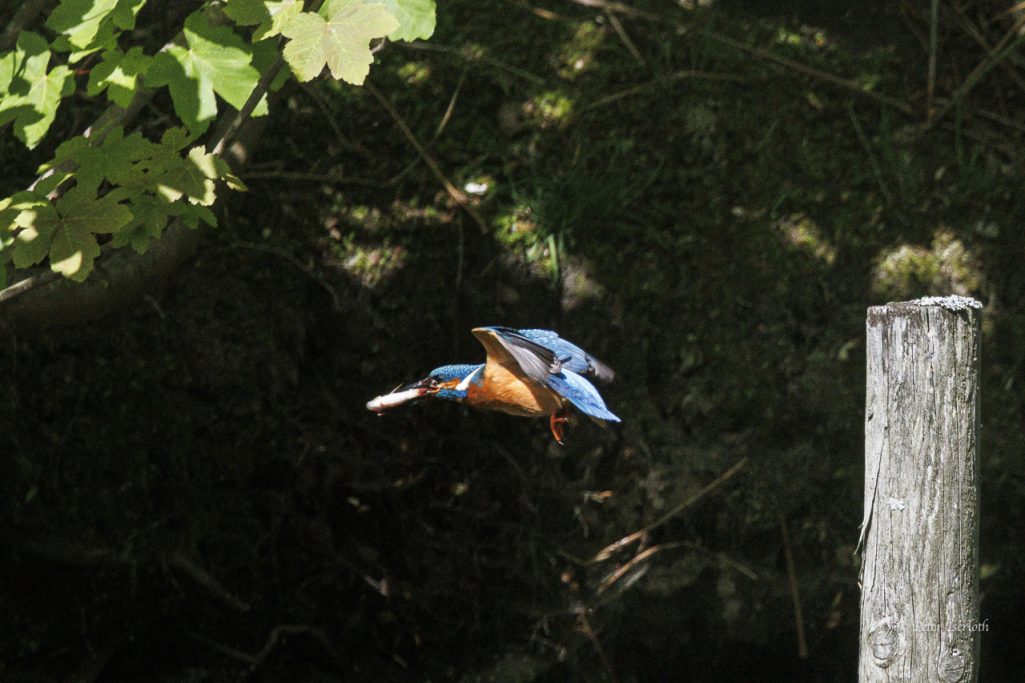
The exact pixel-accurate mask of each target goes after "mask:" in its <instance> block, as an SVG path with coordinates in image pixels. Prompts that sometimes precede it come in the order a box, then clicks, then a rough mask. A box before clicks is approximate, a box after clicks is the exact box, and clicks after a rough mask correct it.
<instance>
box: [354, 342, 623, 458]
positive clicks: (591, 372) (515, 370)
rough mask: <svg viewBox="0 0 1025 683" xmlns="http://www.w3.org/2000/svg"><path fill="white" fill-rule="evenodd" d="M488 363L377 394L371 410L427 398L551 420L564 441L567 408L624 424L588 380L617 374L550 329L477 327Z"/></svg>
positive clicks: (444, 369)
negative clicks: (544, 417)
mask: <svg viewBox="0 0 1025 683" xmlns="http://www.w3.org/2000/svg"><path fill="white" fill-rule="evenodd" d="M473 334H474V336H475V337H477V339H478V340H479V341H480V342H481V344H483V345H484V349H485V351H486V352H487V362H486V363H477V364H472V363H462V364H458V365H443V366H441V367H438V368H435V369H434V370H432V371H431V373H430V374H429V375H428V376H427V377H425V378H424V379H422V380H420V381H419V382H414V383H413V384H409V385H406V386H404V387H401V388H399V389H396V390H394V391H392V392H391V393H390V394H385V395H383V396H378V397H377V398H375V399H373V400H371V401H370V402H368V403H367V408H369V409H370V410H373V411H375V412H378V413H381V412H384V411H385V410H389V409H391V408H393V407H395V406H398V405H402V404H403V403H407V402H409V401H415V400H417V399H421V398H425V397H434V398H441V399H447V400H450V401H458V402H460V403H465V404H467V405H472V406H477V407H479V408H484V409H487V410H500V411H502V412H505V413H509V414H512V415H522V416H527V417H532V416H537V417H541V416H545V415H547V416H548V418H549V424H550V426H551V430H552V434H553V435H554V436H555V439H556V441H558V442H559V443H562V434H563V425H564V424H565V423H566V422H567V419H568V417H567V409H568V408H569V406H573V407H574V408H576V409H577V410H579V411H580V412H581V413H583V414H584V415H587V416H588V417H591V418H593V419H595V420H600V421H605V422H620V419H619V417H617V416H616V415H615V414H614V413H613V412H612V411H611V410H609V409H608V408H607V407H606V406H605V401H604V400H602V397H601V394H599V393H598V390H597V389H595V388H594V385H593V384H591V382H590V381H589V379H596V380H600V381H603V382H608V381H610V380H611V379H612V378H613V377H614V376H615V373H613V372H612V370H611V369H610V368H609V367H608V366H607V365H605V364H604V363H602V362H601V361H599V360H598V359H596V358H595V357H594V356H592V355H590V354H589V353H587V352H586V351H584V350H583V349H581V348H580V347H579V346H577V345H576V344H573V343H571V342H568V341H566V340H565V339H563V338H562V337H560V336H559V335H558V334H557V333H556V332H553V331H551V330H540V329H525V330H516V329H513V328H511V327H500V326H492V327H477V328H475V329H474V330H473Z"/></svg>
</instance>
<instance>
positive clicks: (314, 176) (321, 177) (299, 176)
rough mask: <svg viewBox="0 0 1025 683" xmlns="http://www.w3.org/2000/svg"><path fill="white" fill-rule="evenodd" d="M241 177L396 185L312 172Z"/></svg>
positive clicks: (242, 176) (339, 183) (275, 172)
mask: <svg viewBox="0 0 1025 683" xmlns="http://www.w3.org/2000/svg"><path fill="white" fill-rule="evenodd" d="M240 177H241V178H242V180H246V181H248V180H260V179H264V178H273V179H275V180H312V181H314V182H320V183H333V184H336V185H366V186H367V187H392V186H393V185H395V182H394V181H393V180H373V179H371V178H354V177H351V176H343V175H338V174H336V173H314V172H312V171H250V172H248V173H245V174H242V175H241V176H240Z"/></svg>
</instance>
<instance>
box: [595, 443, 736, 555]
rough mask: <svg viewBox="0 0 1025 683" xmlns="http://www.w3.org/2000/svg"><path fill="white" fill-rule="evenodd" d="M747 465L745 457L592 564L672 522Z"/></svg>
mask: <svg viewBox="0 0 1025 683" xmlns="http://www.w3.org/2000/svg"><path fill="white" fill-rule="evenodd" d="M746 464H747V457H746V456H745V457H743V458H741V459H740V460H739V461H737V464H735V465H734V466H733V467H731V468H729V469H728V470H726V471H725V472H723V473H722V474H720V475H719V476H718V477H716V478H715V480H714V481H712V482H711V483H710V484H708V485H707V486H705V487H704V488H703V489H701V490H700V491H698V492H697V493H695V494H694V495H692V496H691V497H689V498H687V499H686V500H684V501H683V502H682V503H680V504H679V505H677V506H675V507H674V508H672V509H671V510H669V511H668V512H666V513H665V514H664V515H662V516H661V517H659V518H658V519H656V520H655V521H654V522H651V523H650V524H647V525H645V526H644V527H643V528H641V529H638V530H637V531H635V532H633V533H632V534H630V535H629V536H624V537H623V538H621V539H619V540H618V541H616V542H615V543H610V544H609V545H607V546H605V547H604V548H602V549H601V550H599V551H598V553H597V554H596V555H595V556H594V557H593V558H591V560H590V562H591V564H593V563H595V562H602V561H604V560H607V559H608V558H609V557H611V556H612V554H613V553H615V552H616V551H618V550H620V549H621V548H623V547H625V546H627V545H629V544H631V543H633V542H634V541H637V540H640V539H641V538H642V537H644V535H645V534H647V533H649V532H650V531H652V530H653V529H656V528H658V527H660V526H662V525H663V524H665V523H666V522H668V521H669V520H671V519H672V518H673V517H675V516H676V515H678V514H680V513H681V512H683V511H684V510H686V509H687V508H689V507H691V506H692V505H694V504H695V503H697V502H699V501H700V500H701V499H703V498H704V497H705V496H707V495H709V494H710V493H712V492H713V491H715V490H716V489H718V488H719V487H720V486H722V485H723V484H725V483H726V482H727V481H729V480H730V479H732V478H733V476H734V475H735V474H737V472H739V471H740V470H742V469H744V466H745V465H746Z"/></svg>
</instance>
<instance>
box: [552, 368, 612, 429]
mask: <svg viewBox="0 0 1025 683" xmlns="http://www.w3.org/2000/svg"><path fill="white" fill-rule="evenodd" d="M547 385H548V386H549V388H551V389H552V390H553V391H554V392H555V393H557V394H559V395H560V396H562V397H563V398H565V399H566V400H568V401H569V402H570V403H572V404H573V405H574V406H575V407H576V408H577V410H579V411H580V412H582V413H583V414H584V415H590V416H591V417H596V418H598V419H599V420H605V421H607V422H621V420H620V419H619V418H618V417H617V416H616V415H615V414H614V413H613V412H612V411H611V410H609V409H608V408H606V407H605V401H603V400H602V397H601V394H599V393H598V390H597V389H595V388H594V385H593V384H591V383H590V382H588V381H587V380H586V379H584V378H583V377H581V376H580V375H578V374H577V373H575V372H573V371H572V370H566V369H563V371H562V372H558V373H555V374H553V375H549V376H548V381H547Z"/></svg>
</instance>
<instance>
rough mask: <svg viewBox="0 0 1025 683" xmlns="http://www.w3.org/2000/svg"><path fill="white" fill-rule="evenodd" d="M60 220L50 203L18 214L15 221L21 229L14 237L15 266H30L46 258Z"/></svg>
mask: <svg viewBox="0 0 1025 683" xmlns="http://www.w3.org/2000/svg"><path fill="white" fill-rule="evenodd" d="M59 222H60V216H59V215H58V214H57V209H55V208H53V206H52V205H50V204H43V205H41V206H37V207H34V208H31V209H24V210H23V211H21V213H19V214H18V216H17V218H16V219H15V223H16V224H17V225H18V227H20V228H21V230H20V231H19V232H18V234H17V235H15V237H14V253H13V254H12V256H13V259H12V260H13V261H14V267H15V268H28V267H29V266H34V265H35V264H37V263H39V262H40V261H42V260H43V259H44V258H46V254H47V252H49V251H50V241H51V240H52V239H53V233H54V231H55V230H56V229H57V226H58V224H59Z"/></svg>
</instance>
